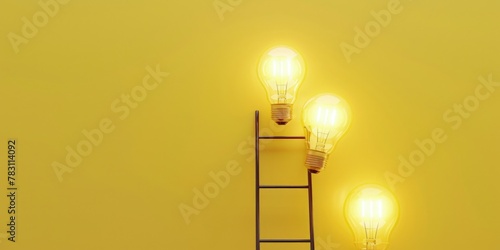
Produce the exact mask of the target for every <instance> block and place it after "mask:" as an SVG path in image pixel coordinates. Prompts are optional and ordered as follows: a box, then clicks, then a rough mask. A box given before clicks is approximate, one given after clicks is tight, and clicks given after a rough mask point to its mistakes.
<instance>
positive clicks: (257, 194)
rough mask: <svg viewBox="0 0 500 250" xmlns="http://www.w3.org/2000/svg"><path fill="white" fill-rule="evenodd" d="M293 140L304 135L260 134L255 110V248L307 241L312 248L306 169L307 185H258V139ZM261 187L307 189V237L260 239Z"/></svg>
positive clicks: (311, 205) (308, 181)
mask: <svg viewBox="0 0 500 250" xmlns="http://www.w3.org/2000/svg"><path fill="white" fill-rule="evenodd" d="M283 139H285V140H286V139H288V140H290V139H291V140H294V139H298V140H301V139H305V137H304V136H260V132H259V111H258V110H256V111H255V203H256V206H255V235H256V250H260V246H261V243H309V245H310V249H311V250H314V226H313V199H312V178H311V173H310V172H309V171H307V185H260V171H259V168H260V156H259V151H260V150H259V142H260V140H283ZM261 189H307V191H308V192H307V195H308V201H309V239H262V238H261V237H260V190H261Z"/></svg>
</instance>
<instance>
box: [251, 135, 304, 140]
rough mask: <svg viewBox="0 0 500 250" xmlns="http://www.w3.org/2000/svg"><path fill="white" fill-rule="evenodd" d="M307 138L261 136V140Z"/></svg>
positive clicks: (297, 137) (300, 137) (299, 137)
mask: <svg viewBox="0 0 500 250" xmlns="http://www.w3.org/2000/svg"><path fill="white" fill-rule="evenodd" d="M305 138H306V137H305V136H259V139H277V140H279V139H289V140H290V139H291V140H293V139H305Z"/></svg>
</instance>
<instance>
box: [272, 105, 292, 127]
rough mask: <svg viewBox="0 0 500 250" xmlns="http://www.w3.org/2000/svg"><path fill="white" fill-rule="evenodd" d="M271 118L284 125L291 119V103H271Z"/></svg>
mask: <svg viewBox="0 0 500 250" xmlns="http://www.w3.org/2000/svg"><path fill="white" fill-rule="evenodd" d="M271 118H272V119H273V121H275V122H276V123H277V124H278V125H285V124H287V123H288V122H289V121H290V120H292V104H271Z"/></svg>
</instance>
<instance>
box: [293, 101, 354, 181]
mask: <svg viewBox="0 0 500 250" xmlns="http://www.w3.org/2000/svg"><path fill="white" fill-rule="evenodd" d="M302 122H303V124H304V128H305V132H306V142H307V149H308V151H307V157H306V167H307V168H308V169H309V171H310V172H311V173H319V172H320V171H321V170H323V168H324V167H325V166H326V162H327V159H328V155H329V154H330V153H331V152H332V151H333V149H334V147H335V145H336V144H337V142H338V141H339V140H340V138H341V137H342V136H343V135H344V133H345V132H346V131H347V129H348V128H349V125H350V123H351V110H350V108H349V105H348V104H347V102H346V101H344V99H342V98H340V97H338V96H336V95H333V94H320V95H317V96H316V97H313V98H311V99H310V100H309V101H307V103H306V104H305V105H304V110H303V111H302Z"/></svg>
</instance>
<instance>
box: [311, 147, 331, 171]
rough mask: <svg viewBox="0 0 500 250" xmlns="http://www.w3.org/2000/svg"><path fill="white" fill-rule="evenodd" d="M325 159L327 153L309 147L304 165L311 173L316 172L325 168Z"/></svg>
mask: <svg viewBox="0 0 500 250" xmlns="http://www.w3.org/2000/svg"><path fill="white" fill-rule="evenodd" d="M327 160H328V155H327V154H326V153H324V152H321V151H318V150H314V149H309V150H308V151H307V156H306V167H307V169H309V172H311V174H317V173H319V172H321V171H322V170H323V169H324V168H325V166H326V162H327Z"/></svg>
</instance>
